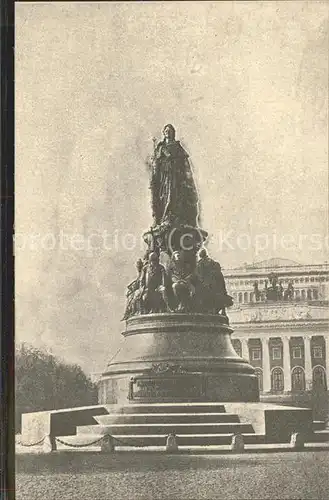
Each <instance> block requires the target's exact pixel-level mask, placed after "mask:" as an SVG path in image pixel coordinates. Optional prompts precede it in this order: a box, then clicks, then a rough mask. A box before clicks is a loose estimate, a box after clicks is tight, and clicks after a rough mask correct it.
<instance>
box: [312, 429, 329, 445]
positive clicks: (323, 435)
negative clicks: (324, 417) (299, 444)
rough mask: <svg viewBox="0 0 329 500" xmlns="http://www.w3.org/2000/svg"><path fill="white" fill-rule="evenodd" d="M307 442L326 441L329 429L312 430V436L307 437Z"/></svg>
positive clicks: (328, 439)
mask: <svg viewBox="0 0 329 500" xmlns="http://www.w3.org/2000/svg"><path fill="white" fill-rule="evenodd" d="M307 442H309V443H328V442H329V429H323V430H319V431H314V432H313V434H312V436H310V437H309V438H308V441H307Z"/></svg>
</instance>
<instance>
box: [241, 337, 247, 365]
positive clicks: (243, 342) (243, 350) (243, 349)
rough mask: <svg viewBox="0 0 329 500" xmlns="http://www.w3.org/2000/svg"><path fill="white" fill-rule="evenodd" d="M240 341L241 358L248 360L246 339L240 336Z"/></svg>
mask: <svg viewBox="0 0 329 500" xmlns="http://www.w3.org/2000/svg"><path fill="white" fill-rule="evenodd" d="M240 342H241V358H243V359H246V360H247V361H249V347H248V339H244V338H240Z"/></svg>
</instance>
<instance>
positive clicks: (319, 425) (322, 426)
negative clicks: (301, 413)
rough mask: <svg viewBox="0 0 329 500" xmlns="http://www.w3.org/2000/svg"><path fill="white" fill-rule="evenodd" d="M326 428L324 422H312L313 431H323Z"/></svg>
mask: <svg viewBox="0 0 329 500" xmlns="http://www.w3.org/2000/svg"><path fill="white" fill-rule="evenodd" d="M325 428H326V422H325V421H324V420H313V430H314V431H323V430H324V429H325Z"/></svg>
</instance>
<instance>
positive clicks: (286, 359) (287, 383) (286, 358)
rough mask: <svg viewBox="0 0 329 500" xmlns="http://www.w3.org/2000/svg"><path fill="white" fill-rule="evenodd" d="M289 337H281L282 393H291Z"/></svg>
mask: <svg viewBox="0 0 329 500" xmlns="http://www.w3.org/2000/svg"><path fill="white" fill-rule="evenodd" d="M289 341H290V337H287V336H283V337H282V344H283V377H284V392H290V391H291V363H290V343H289Z"/></svg>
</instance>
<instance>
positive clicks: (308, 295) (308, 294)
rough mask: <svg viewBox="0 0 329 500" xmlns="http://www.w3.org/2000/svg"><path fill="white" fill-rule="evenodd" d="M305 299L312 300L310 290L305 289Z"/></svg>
mask: <svg viewBox="0 0 329 500" xmlns="http://www.w3.org/2000/svg"><path fill="white" fill-rule="evenodd" d="M307 299H308V300H312V290H307Z"/></svg>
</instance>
